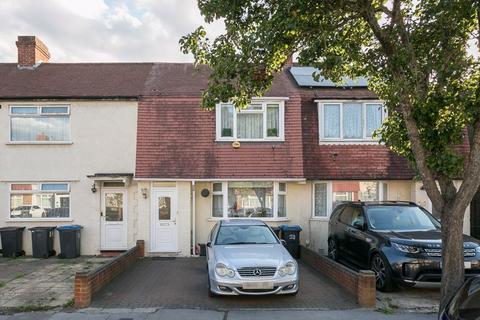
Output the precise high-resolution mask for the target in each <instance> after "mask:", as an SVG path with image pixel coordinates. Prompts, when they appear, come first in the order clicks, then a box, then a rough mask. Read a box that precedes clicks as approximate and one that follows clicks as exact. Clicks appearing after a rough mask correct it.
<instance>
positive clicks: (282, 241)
mask: <svg viewBox="0 0 480 320" xmlns="http://www.w3.org/2000/svg"><path fill="white" fill-rule="evenodd" d="M280 243H281V244H283V246H284V247H286V246H287V241H285V240H283V239H280Z"/></svg>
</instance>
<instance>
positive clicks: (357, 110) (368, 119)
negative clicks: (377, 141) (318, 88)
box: [318, 101, 386, 142]
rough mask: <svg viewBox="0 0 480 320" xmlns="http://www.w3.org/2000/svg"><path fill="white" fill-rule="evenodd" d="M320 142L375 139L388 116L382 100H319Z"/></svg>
mask: <svg viewBox="0 0 480 320" xmlns="http://www.w3.org/2000/svg"><path fill="white" fill-rule="evenodd" d="M318 115H319V133H320V142H342V141H353V142H355V141H374V138H373V132H374V131H375V130H377V129H378V128H380V126H381V125H382V122H383V120H384V119H385V117H386V113H385V109H384V107H383V104H382V103H380V102H356V101H353V102H318Z"/></svg>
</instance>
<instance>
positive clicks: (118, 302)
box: [92, 258, 357, 310]
mask: <svg viewBox="0 0 480 320" xmlns="http://www.w3.org/2000/svg"><path fill="white" fill-rule="evenodd" d="M205 272H206V271H205V259H204V258H176V259H173V260H167V259H148V258H146V259H143V260H141V261H140V262H138V263H136V264H135V265H134V266H133V267H132V268H131V269H129V270H127V271H126V272H124V273H123V274H121V275H120V276H119V277H118V278H117V279H115V280H114V281H113V282H112V283H110V284H109V285H108V286H106V287H105V288H103V289H102V290H101V291H100V292H98V293H97V294H96V295H95V296H94V297H93V301H92V307H96V308H155V307H163V308H200V309H215V310H232V309H248V308H259V309H265V308H277V309H278V308H316V309H352V308H356V307H357V305H356V302H355V299H354V297H353V296H352V295H350V294H349V293H347V292H346V291H344V290H343V289H342V288H340V287H339V286H338V285H337V284H335V283H333V282H332V281H331V280H330V279H328V278H326V277H325V276H323V275H322V274H320V273H318V272H316V271H315V270H313V269H311V268H310V267H308V266H306V265H304V264H302V263H300V292H299V293H298V295H297V296H294V297H292V296H257V297H248V296H241V297H216V298H209V297H208V295H207V281H206V279H207V277H206V273H205Z"/></svg>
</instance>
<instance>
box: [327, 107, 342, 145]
mask: <svg viewBox="0 0 480 320" xmlns="http://www.w3.org/2000/svg"><path fill="white" fill-rule="evenodd" d="M324 108H325V110H324V114H323V136H324V137H325V138H340V105H339V104H325V105H324Z"/></svg>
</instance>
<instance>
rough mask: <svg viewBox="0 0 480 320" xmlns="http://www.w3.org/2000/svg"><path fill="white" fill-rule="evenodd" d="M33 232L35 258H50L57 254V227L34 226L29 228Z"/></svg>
mask: <svg viewBox="0 0 480 320" xmlns="http://www.w3.org/2000/svg"><path fill="white" fill-rule="evenodd" d="M28 230H30V231H31V233H32V251H33V257H34V258H44V259H46V258H48V257H50V256H54V255H55V254H56V252H55V250H53V236H54V230H55V227H34V228H30V229H28Z"/></svg>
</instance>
